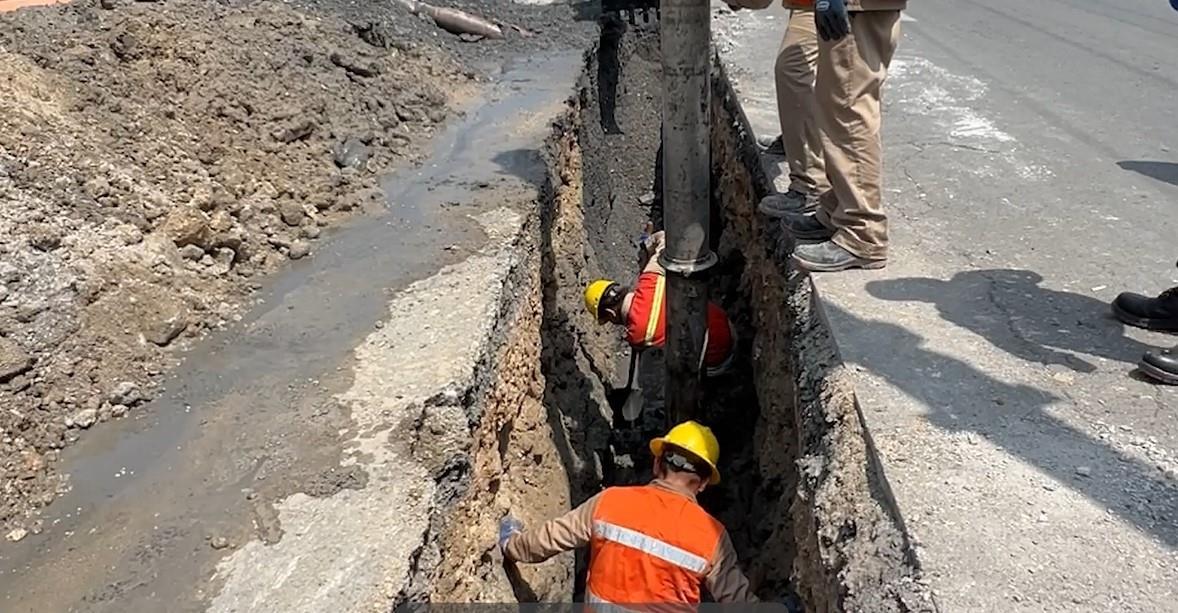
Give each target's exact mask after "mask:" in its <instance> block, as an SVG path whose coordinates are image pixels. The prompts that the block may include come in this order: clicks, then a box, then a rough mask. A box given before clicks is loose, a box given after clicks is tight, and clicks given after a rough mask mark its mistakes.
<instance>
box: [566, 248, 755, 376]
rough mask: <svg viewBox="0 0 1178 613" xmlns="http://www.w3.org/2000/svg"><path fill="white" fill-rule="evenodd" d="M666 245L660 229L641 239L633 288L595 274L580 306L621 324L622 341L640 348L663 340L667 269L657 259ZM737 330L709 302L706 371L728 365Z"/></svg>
mask: <svg viewBox="0 0 1178 613" xmlns="http://www.w3.org/2000/svg"><path fill="white" fill-rule="evenodd" d="M665 245H666V236H665V234H664V233H663V232H655V233H654V234H652V235H650V236H649V237H646V238H644V239H643V251H644V254H645V255H644V260H645V262H643V270H642V273H641V274H639V275H638V280H637V281H636V282H635V283H634V287H633V289H631V288H628V287H625V286H623V285H621V284H619V283H616V282H614V281H611V280H609V279H598V280H596V281H594V282H592V283H590V284H589V285H588V287H586V288H585V308H586V309H587V310H588V311H589V314H590V315H592V316H593V318H594V319H596V320H597V322H598V323H607V322H609V323H615V324H618V325H621V326H625V327H626V342H627V343H629V344H630V346H631V347H633V348H634V349H636V350H638V351H641V350H643V349H646V348H649V347H662V346H663V345H664V344H665V343H666V342H667V275H666V271H664V270H663V267H662V265H661V264H659V261H658V260H659V258H658V256H659V254H660V253H661V252H662V250H663V247H664V246H665ZM735 339H736V331H735V329H734V328H733V327H732V323H731V322H730V321H729V320H728V315H727V313H725V312H724V309H722V308H720V307H719V306H718V305H716V304H715V303H711V302H709V303H708V329H707V334H706V336H705V337H704V355H703V363H704V368H705V372H706V374H707V375H708V376H717V375H720V374H723V373H725V372H727V371H728V369H729V368H730V367H731V366H732V360H733V356H734V355H735V353H736V350H735V349H736V342H735Z"/></svg>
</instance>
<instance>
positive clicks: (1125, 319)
mask: <svg viewBox="0 0 1178 613" xmlns="http://www.w3.org/2000/svg"><path fill="white" fill-rule="evenodd" d="M1113 315H1114V316H1115V317H1116V318H1117V319H1119V320H1121V323H1124V324H1127V325H1130V326H1133V327H1134V328H1141V329H1143V330H1158V331H1161V332H1178V321H1175V320H1170V319H1154V318H1152V317H1138V316H1136V315H1134V314H1132V313H1130V312H1128V311H1126V310H1124V309H1122V308H1121V307H1119V306H1117V304H1116V303H1115V302H1114V303H1113Z"/></svg>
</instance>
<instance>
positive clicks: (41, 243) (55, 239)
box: [29, 224, 61, 251]
mask: <svg viewBox="0 0 1178 613" xmlns="http://www.w3.org/2000/svg"><path fill="white" fill-rule="evenodd" d="M29 244H30V245H32V246H33V248H34V249H37V250H39V251H53V250H54V249H57V248H58V247H60V246H61V230H60V229H59V228H55V227H53V226H49V225H44V224H39V225H36V226H33V228H32V229H31V230H30V231H29Z"/></svg>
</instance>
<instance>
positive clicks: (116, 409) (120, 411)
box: [110, 404, 130, 418]
mask: <svg viewBox="0 0 1178 613" xmlns="http://www.w3.org/2000/svg"><path fill="white" fill-rule="evenodd" d="M128 410H130V409H129V408H128V407H127V405H125V404H116V405H114V406H112V407H111V408H110V414H111V416H112V417H115V418H119V417H122V416H124V415H126V414H127V411H128Z"/></svg>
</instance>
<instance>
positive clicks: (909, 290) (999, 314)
mask: <svg viewBox="0 0 1178 613" xmlns="http://www.w3.org/2000/svg"><path fill="white" fill-rule="evenodd" d="M1042 282H1043V277H1041V276H1040V275H1038V274H1037V273H1034V272H1031V271H1029V270H1009V269H991V270H970V271H965V272H960V273H957V274H955V275H953V277H952V278H951V279H949V280H948V281H942V280H939V279H930V278H907V279H889V280H886V281H871V282H869V283H868V284H867V292H868V293H869V294H871V295H872V296H874V297H876V298H879V299H881V300H890V301H895V302H927V303H929V304H932V305H934V306H936V308H937V312H938V313H939V314H940V316H941V318H942V319H944V320H945V321H949V322H952V323H953V324H956V325H958V326H960V327H962V328H964V329H966V330H969V331H971V332H973V333H974V334H977V335H978V336H981V337H983V338H985V339H986V340H987V341H989V342H990V343H991V344H992V345H994V346H995V347H997V348H999V349H1001V350H1003V351H1005V352H1007V353H1009V354H1011V355H1013V356H1015V357H1018V358H1021V359H1023V360H1027V361H1030V362H1039V363H1041V364H1047V365H1051V364H1057V365H1060V366H1064V367H1067V368H1070V369H1072V370H1074V371H1077V372H1085V373H1087V372H1094V371H1095V370H1096V365H1095V364H1093V363H1092V362H1089V361H1087V360H1085V359H1082V358H1081V357H1079V356H1078V355H1076V354H1082V355H1091V356H1097V357H1100V358H1104V359H1107V360H1114V361H1117V362H1124V363H1127V364H1135V363H1136V362H1137V360H1138V359H1139V358H1140V357H1141V355H1142V353H1144V352H1145V351H1147V350H1148V349H1150V347H1148V346H1146V345H1144V344H1142V343H1140V342H1138V341H1136V340H1134V339H1132V338H1129V337H1127V336H1125V334H1124V332H1125V327H1124V325H1122V324H1121V323H1120V322H1118V321H1116V320H1115V319H1113V318H1112V317H1110V316H1108V313H1109V306H1108V304H1107V303H1106V302H1104V301H1103V300H1098V299H1096V298H1092V297H1091V296H1084V295H1081V294H1075V293H1072V292H1065V291H1060V290H1053V289H1049V288H1046V287H1043V286H1042V285H1040V284H1041V283H1042Z"/></svg>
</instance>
